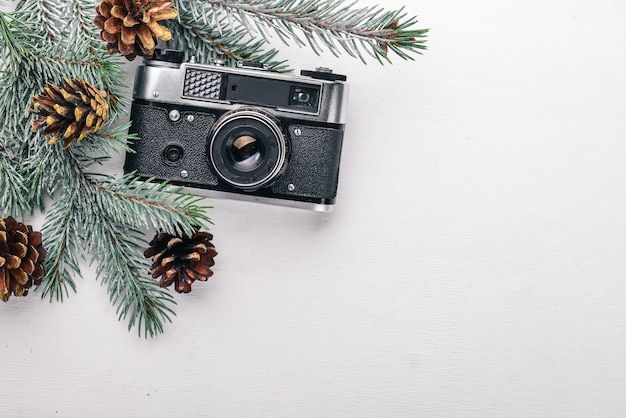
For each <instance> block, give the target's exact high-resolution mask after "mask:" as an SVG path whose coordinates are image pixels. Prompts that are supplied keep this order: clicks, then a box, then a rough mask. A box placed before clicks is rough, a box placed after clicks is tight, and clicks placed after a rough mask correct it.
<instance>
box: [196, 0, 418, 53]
mask: <svg viewBox="0 0 626 418" xmlns="http://www.w3.org/2000/svg"><path fill="white" fill-rule="evenodd" d="M201 1H203V2H205V3H208V4H210V5H211V6H212V7H213V9H214V10H215V13H221V14H226V15H228V16H230V20H229V22H233V21H235V22H238V23H239V24H241V25H242V26H244V27H245V28H246V29H247V30H248V31H251V32H252V31H255V30H256V31H258V32H259V33H260V34H261V35H262V36H264V37H266V36H267V34H266V31H265V30H263V29H261V28H260V27H259V25H257V24H254V25H253V24H252V23H251V21H252V22H257V23H260V24H261V25H263V26H265V27H266V28H269V29H271V30H273V31H274V32H275V33H276V34H277V35H278V37H279V38H280V39H281V40H282V41H283V42H285V43H287V42H288V40H289V39H291V40H293V41H295V43H296V44H297V45H300V46H304V45H307V44H308V45H309V46H310V47H311V48H312V49H313V51H315V52H316V53H317V54H321V53H322V52H323V50H322V47H321V45H320V43H321V44H323V45H325V46H326V47H327V48H328V50H329V51H330V52H331V53H333V54H335V55H338V54H339V53H340V51H341V49H343V51H344V52H346V53H348V55H350V56H352V57H357V58H359V59H361V61H363V62H365V58H364V56H363V51H364V52H366V53H367V54H368V55H370V56H372V57H373V58H375V59H376V60H377V61H379V62H381V63H382V60H383V59H384V60H386V61H389V57H388V51H389V50H391V51H393V52H395V53H396V54H397V55H398V56H400V57H401V58H403V59H413V58H412V57H411V55H409V53H417V54H419V53H421V52H420V50H422V49H425V48H426V46H425V45H424V42H425V40H424V39H423V38H425V36H426V33H427V32H428V30H427V29H412V27H413V26H414V24H415V23H417V19H416V18H414V17H412V18H407V15H406V13H404V11H403V10H402V9H400V10H394V11H386V10H384V9H383V8H382V7H380V6H374V7H362V8H356V7H354V6H355V4H356V3H349V4H346V1H345V0H325V1H318V0H264V1H263V0H259V1H255V2H250V1H246V0H201ZM215 21H216V22H224V20H223V19H215ZM301 37H304V41H303V40H302V38H301ZM305 41H306V42H305ZM340 48H341V49H340Z"/></svg>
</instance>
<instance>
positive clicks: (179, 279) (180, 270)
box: [144, 228, 217, 293]
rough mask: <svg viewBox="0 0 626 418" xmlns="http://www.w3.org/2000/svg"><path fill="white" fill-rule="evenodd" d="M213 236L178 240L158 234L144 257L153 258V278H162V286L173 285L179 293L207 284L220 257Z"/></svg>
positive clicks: (205, 233)
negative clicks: (195, 282) (216, 260)
mask: <svg viewBox="0 0 626 418" xmlns="http://www.w3.org/2000/svg"><path fill="white" fill-rule="evenodd" d="M212 239H213V235H211V234H210V233H208V232H201V231H198V228H196V231H195V232H194V234H193V235H191V238H190V237H188V236H187V235H186V234H183V236H182V237H176V236H174V235H170V234H168V233H165V232H159V233H158V234H156V235H155V237H154V238H153V239H152V241H150V247H149V248H148V249H147V250H146V251H145V252H144V256H146V257H152V268H151V269H150V274H152V277H154V278H157V277H159V276H162V277H161V280H160V281H159V286H161V287H167V286H169V285H171V284H172V283H174V288H175V289H176V291H177V292H178V293H189V292H191V284H192V283H193V282H194V281H196V280H200V281H203V282H204V281H206V280H207V279H208V278H209V277H211V276H212V275H213V271H211V267H213V265H215V261H214V257H215V256H216V255H217V251H215V247H214V246H213V244H212V243H211V240H212Z"/></svg>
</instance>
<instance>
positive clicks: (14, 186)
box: [0, 145, 29, 217]
mask: <svg viewBox="0 0 626 418" xmlns="http://www.w3.org/2000/svg"><path fill="white" fill-rule="evenodd" d="M0 184H1V185H2V187H3V188H4V192H3V193H2V194H0V215H1V216H2V217H5V216H6V215H7V214H12V215H17V214H18V213H24V212H28V208H29V204H28V201H27V200H26V198H25V196H27V195H28V189H27V187H26V183H25V181H24V177H23V176H22V173H21V171H20V170H19V160H17V159H16V158H15V156H13V155H12V153H11V152H10V151H9V150H8V149H7V148H5V147H4V146H2V145H0Z"/></svg>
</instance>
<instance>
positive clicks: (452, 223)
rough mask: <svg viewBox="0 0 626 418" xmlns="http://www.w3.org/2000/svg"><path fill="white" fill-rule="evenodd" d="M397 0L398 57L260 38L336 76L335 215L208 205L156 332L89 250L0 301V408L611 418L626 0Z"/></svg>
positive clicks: (84, 412) (622, 214)
mask: <svg viewBox="0 0 626 418" xmlns="http://www.w3.org/2000/svg"><path fill="white" fill-rule="evenodd" d="M361 4H375V2H373V1H371V0H368V1H362V3H361ZM402 4H405V5H406V6H407V11H408V13H410V14H418V15H419V17H420V20H421V22H420V27H430V28H431V29H432V31H431V33H430V36H429V41H428V46H429V50H428V51H427V52H426V53H425V54H424V55H423V56H419V57H417V58H416V60H415V61H414V62H402V61H401V60H400V59H397V58H396V59H394V65H392V66H390V65H387V66H384V67H382V66H380V65H378V64H376V63H374V62H370V64H369V65H367V66H364V65H362V64H361V63H359V62H358V61H356V60H353V59H352V58H349V57H347V56H345V57H343V58H341V59H333V58H332V57H330V56H323V57H316V56H315V55H313V54H312V53H310V52H309V51H308V50H303V49H298V48H292V49H289V48H283V47H282V46H281V45H279V44H277V46H279V47H280V48H283V52H282V54H281V57H283V58H288V59H290V61H291V65H292V66H293V67H294V68H297V69H299V68H313V67H315V66H319V65H325V66H330V67H332V68H334V69H335V72H338V73H342V74H347V75H348V81H349V83H350V85H351V96H350V99H351V101H350V107H349V111H348V127H347V131H346V137H345V142H344V144H345V145H344V153H343V160H342V169H341V178H340V190H339V197H338V204H337V208H336V210H335V212H334V213H332V214H319V213H312V212H307V211H302V210H295V209H286V208H280V207H274V206H264V205H257V204H252V203H241V202H235V201H228V200H215V201H211V202H210V203H211V204H213V205H214V206H215V208H214V209H212V210H211V211H210V216H211V217H212V219H213V221H214V222H215V226H214V227H213V228H212V232H213V233H214V234H215V240H214V243H215V245H216V246H217V249H218V251H219V255H218V257H217V258H216V262H217V265H216V267H215V276H214V278H212V279H211V280H210V281H209V282H207V283H204V284H203V283H199V284H195V285H194V287H193V292H192V293H191V294H189V295H187V296H180V295H176V300H177V301H178V303H179V305H178V307H177V314H178V315H177V317H176V318H175V319H174V322H173V324H170V325H169V326H168V327H167V329H166V333H165V334H164V335H162V336H160V337H158V338H156V339H153V340H144V339H140V338H138V337H137V336H136V333H135V332H131V333H129V332H127V330H126V323H125V322H118V321H117V319H116V315H115V313H114V310H113V308H111V306H110V305H109V302H108V299H107V295H106V291H105V289H104V288H102V287H100V285H99V284H98V283H97V282H96V280H95V275H94V270H93V269H90V268H88V267H87V265H86V264H85V265H84V273H85V274H84V276H85V277H84V278H83V279H79V281H78V293H77V294H74V295H72V296H71V297H70V299H69V300H68V301H66V302H65V303H63V304H50V303H48V302H44V301H41V300H40V299H39V298H38V296H37V294H36V293H35V294H34V295H31V296H33V297H27V298H23V299H17V298H13V299H11V301H10V302H9V303H7V304H2V305H1V306H0V315H1V318H2V325H0V359H1V363H2V366H1V369H0V385H1V387H2V393H3V395H2V398H3V402H2V403H3V406H2V408H1V409H0V415H2V416H7V417H15V416H34V417H41V416H81V417H92V416H163V417H173V416H180V417H184V416H200V415H202V416H214V417H623V416H626V398H625V397H624V393H625V391H626V280H625V279H626V196H625V194H624V193H625V188H624V182H625V179H626V164H625V161H626V141H625V140H626V123H625V122H624V112H625V111H626V106H625V105H626V79H625V74H626V65H625V64H626V58H625V55H624V51H625V48H624V47H625V45H624V40H625V39H626V33H625V32H626V29H625V28H626V25H625V24H624V19H625V18H626V3H624V2H623V1H613V0H602V1H591V0H588V1H585V0H572V1H568V2H566V1H557V0H547V1H546V0H543V1H539V0H525V1H509V2H501V1H495V0H474V1H459V0H454V1H435V0H423V1H420V2H416V3H412V2H409V0H406V1H400V0H398V1H386V2H385V4H384V6H385V7H386V8H396V7H400V6H401V5H402ZM129 81H130V78H129ZM121 164H122V160H121V158H120V159H118V160H116V164H113V165H112V167H111V171H112V172H118V171H120V169H121ZM28 221H29V222H31V223H32V224H33V225H34V226H35V227H40V226H41V224H42V222H43V217H42V216H37V217H34V218H31V219H28Z"/></svg>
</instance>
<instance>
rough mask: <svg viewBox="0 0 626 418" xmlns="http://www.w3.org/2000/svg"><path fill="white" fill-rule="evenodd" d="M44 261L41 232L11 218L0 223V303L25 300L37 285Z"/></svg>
mask: <svg viewBox="0 0 626 418" xmlns="http://www.w3.org/2000/svg"><path fill="white" fill-rule="evenodd" d="M45 258H46V250H45V249H44V248H43V245H42V243H41V232H35V231H33V228H32V227H31V226H30V225H24V224H23V223H21V222H17V221H16V220H15V219H13V218H12V217H8V218H7V219H0V299H2V300H3V301H4V302H6V301H8V300H9V297H10V296H11V294H13V295H15V296H26V294H27V293H28V289H29V288H30V287H31V286H32V285H33V284H35V285H38V284H39V283H41V278H42V276H43V265H42V263H43V261H44V259H45Z"/></svg>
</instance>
